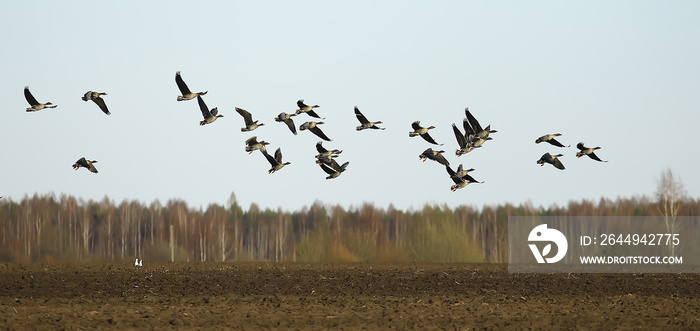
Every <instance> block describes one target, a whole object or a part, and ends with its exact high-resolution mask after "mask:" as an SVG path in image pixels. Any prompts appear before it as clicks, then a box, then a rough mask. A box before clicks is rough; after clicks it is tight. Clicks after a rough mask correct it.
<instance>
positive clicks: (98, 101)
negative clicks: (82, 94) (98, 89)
mask: <svg viewBox="0 0 700 331" xmlns="http://www.w3.org/2000/svg"><path fill="white" fill-rule="evenodd" d="M92 101H95V103H96V104H97V105H98V106H99V107H100V109H102V111H103V112H104V113H105V114H107V115H109V114H110V112H109V109H107V104H106V103H105V100H104V99H102V98H101V97H99V96H98V97H97V98H95V99H92Z"/></svg>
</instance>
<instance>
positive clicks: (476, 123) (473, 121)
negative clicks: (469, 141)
mask: <svg viewBox="0 0 700 331" xmlns="http://www.w3.org/2000/svg"><path fill="white" fill-rule="evenodd" d="M464 113H465V114H466V115H467V120H469V124H471V126H472V129H473V130H474V132H477V133H478V132H481V131H484V129H482V128H481V125H480V124H479V121H477V120H476V118H475V117H474V115H472V113H471V112H470V111H469V108H467V109H465V110H464Z"/></svg>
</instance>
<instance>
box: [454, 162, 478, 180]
mask: <svg viewBox="0 0 700 331" xmlns="http://www.w3.org/2000/svg"><path fill="white" fill-rule="evenodd" d="M472 171H474V168H470V169H467V170H464V168H463V166H462V165H461V164H460V165H459V166H458V167H457V171H455V174H454V175H455V176H457V177H460V178H463V177H466V176H467V174H468V173H470V172H472Z"/></svg>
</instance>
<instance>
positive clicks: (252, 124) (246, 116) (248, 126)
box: [236, 107, 265, 132]
mask: <svg viewBox="0 0 700 331" xmlns="http://www.w3.org/2000/svg"><path fill="white" fill-rule="evenodd" d="M236 111H237V112H238V113H239V114H241V116H243V121H245V128H241V131H242V132H246V131H253V130H255V129H257V128H258V127H261V126H263V125H265V124H263V123H258V121H257V120H255V121H253V115H251V114H250V112H248V111H247V110H245V109H243V108H238V107H236Z"/></svg>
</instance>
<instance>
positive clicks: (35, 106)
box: [24, 86, 58, 112]
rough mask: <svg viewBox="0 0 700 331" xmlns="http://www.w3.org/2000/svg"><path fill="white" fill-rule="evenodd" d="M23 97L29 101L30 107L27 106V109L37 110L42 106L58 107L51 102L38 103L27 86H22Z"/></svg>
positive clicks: (42, 107)
mask: <svg viewBox="0 0 700 331" xmlns="http://www.w3.org/2000/svg"><path fill="white" fill-rule="evenodd" d="M24 98H25V99H27V102H29V105H30V106H31V107H29V108H27V111H28V112H29V111H37V110H42V109H44V108H56V107H58V106H57V105H54V104H52V103H51V102H46V103H40V102H39V101H36V98H34V96H33V95H32V92H29V86H25V87H24Z"/></svg>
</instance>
